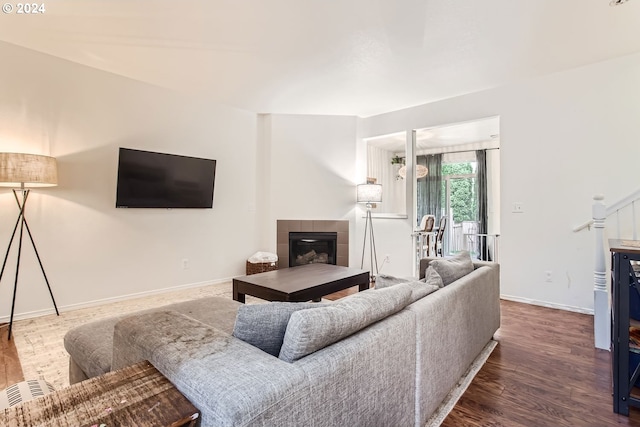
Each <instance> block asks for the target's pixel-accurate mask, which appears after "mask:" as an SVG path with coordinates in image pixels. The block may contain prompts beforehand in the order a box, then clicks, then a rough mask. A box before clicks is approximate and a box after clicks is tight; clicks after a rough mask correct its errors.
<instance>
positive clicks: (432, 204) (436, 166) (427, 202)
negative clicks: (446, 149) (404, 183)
mask: <svg viewBox="0 0 640 427" xmlns="http://www.w3.org/2000/svg"><path fill="white" fill-rule="evenodd" d="M416 163H417V164H418V165H422V166H426V167H427V169H429V172H428V173H427V176H426V177H424V178H420V179H418V182H417V186H416V187H417V192H418V208H417V211H418V212H417V218H416V221H417V222H418V223H417V224H416V226H417V225H418V224H419V223H420V220H421V219H422V217H423V216H424V215H434V216H435V217H436V224H438V221H440V216H441V215H442V202H441V199H442V154H429V155H426V156H417V157H416Z"/></svg>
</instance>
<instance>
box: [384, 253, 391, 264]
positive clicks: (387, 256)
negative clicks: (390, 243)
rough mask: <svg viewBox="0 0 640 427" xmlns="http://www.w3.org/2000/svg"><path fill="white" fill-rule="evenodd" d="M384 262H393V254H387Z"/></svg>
mask: <svg viewBox="0 0 640 427" xmlns="http://www.w3.org/2000/svg"><path fill="white" fill-rule="evenodd" d="M384 262H386V263H387V264H389V263H391V255H385V256H384Z"/></svg>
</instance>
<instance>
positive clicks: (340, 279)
mask: <svg viewBox="0 0 640 427" xmlns="http://www.w3.org/2000/svg"><path fill="white" fill-rule="evenodd" d="M356 285H357V286H358V290H359V291H363V290H365V289H369V272H368V271H366V270H358V269H355V268H348V267H342V266H339V265H332V264H308V265H301V266H299V267H290V268H283V269H281V270H275V271H267V272H266V273H258V274H252V275H250V276H242V277H238V278H235V279H233V299H234V300H236V301H239V302H245V295H252V296H254V297H258V298H261V299H264V300H267V301H290V302H301V301H309V300H316V301H317V300H319V299H320V298H322V297H323V296H325V295H329V294H332V293H334V292H338V291H341V290H343V289H347V288H350V287H352V286H356Z"/></svg>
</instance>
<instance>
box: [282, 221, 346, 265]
mask: <svg viewBox="0 0 640 427" xmlns="http://www.w3.org/2000/svg"><path fill="white" fill-rule="evenodd" d="M276 229H277V232H278V237H277V254H278V268H288V267H289V232H291V231H293V232H328V231H331V232H336V233H338V240H337V244H336V265H341V266H343V267H349V221H348V220H302V219H279V220H278V222H277V226H276Z"/></svg>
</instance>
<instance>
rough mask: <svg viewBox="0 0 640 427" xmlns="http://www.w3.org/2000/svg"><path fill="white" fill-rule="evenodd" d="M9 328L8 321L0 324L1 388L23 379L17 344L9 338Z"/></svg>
mask: <svg viewBox="0 0 640 427" xmlns="http://www.w3.org/2000/svg"><path fill="white" fill-rule="evenodd" d="M8 330H9V325H8V324H7V323H1V324H0V390H3V389H5V388H7V387H8V386H10V385H13V384H15V383H18V382H20V381H22V380H23V376H22V366H20V360H19V359H18V352H17V351H16V346H15V345H14V344H13V341H9V340H8V339H7V333H8Z"/></svg>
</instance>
